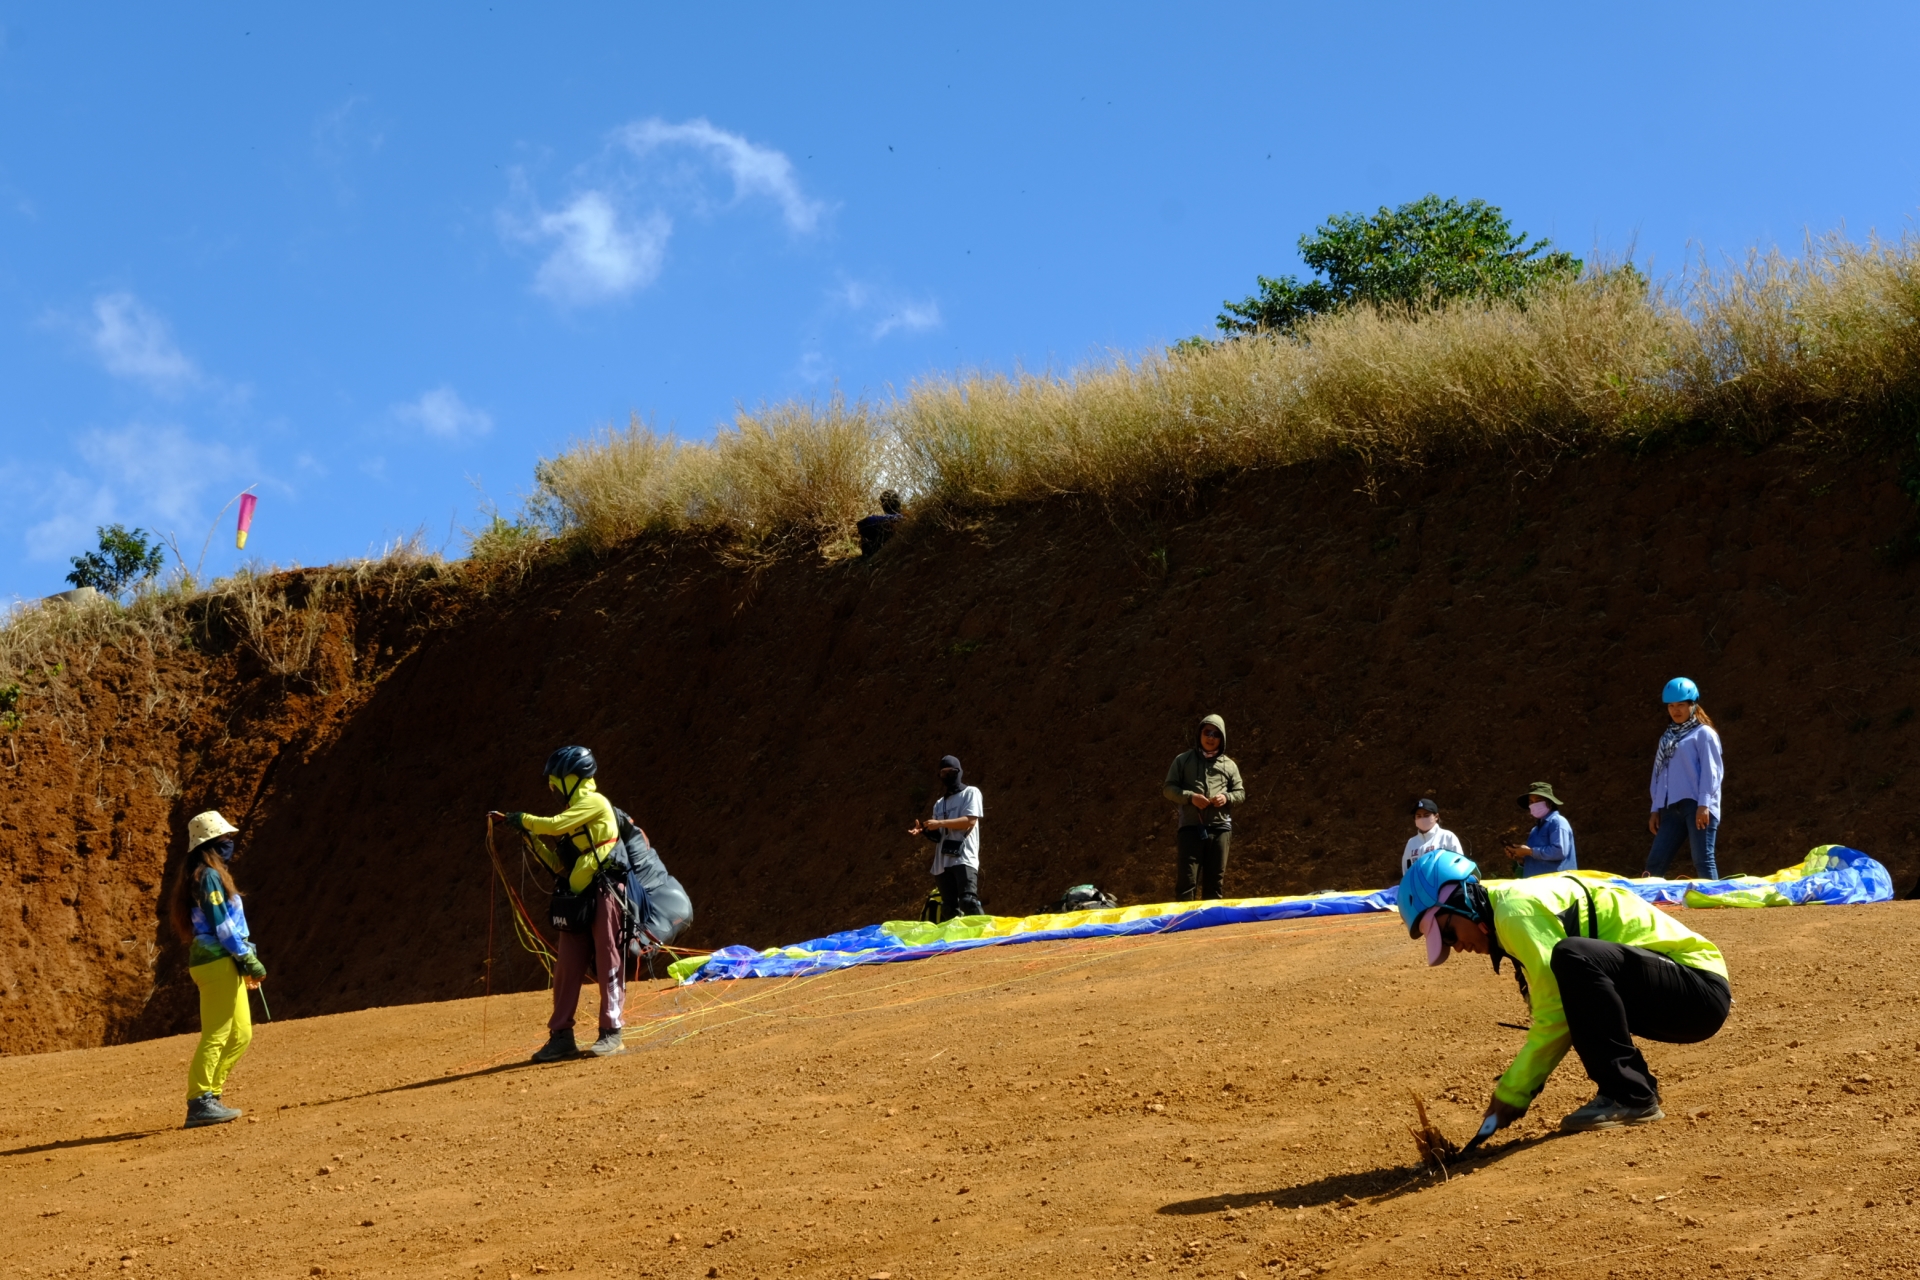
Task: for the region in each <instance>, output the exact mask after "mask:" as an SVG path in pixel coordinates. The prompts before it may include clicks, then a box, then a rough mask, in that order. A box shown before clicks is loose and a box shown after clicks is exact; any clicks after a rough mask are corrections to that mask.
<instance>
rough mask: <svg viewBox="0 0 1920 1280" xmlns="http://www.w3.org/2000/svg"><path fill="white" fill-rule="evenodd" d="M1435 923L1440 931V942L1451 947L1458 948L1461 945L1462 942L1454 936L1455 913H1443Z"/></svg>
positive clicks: (1436, 918) (1435, 919) (1437, 917)
mask: <svg viewBox="0 0 1920 1280" xmlns="http://www.w3.org/2000/svg"><path fill="white" fill-rule="evenodd" d="M1433 922H1434V924H1435V925H1437V926H1438V927H1439V929H1440V940H1441V941H1442V942H1444V943H1446V944H1447V945H1448V946H1450V947H1457V946H1459V945H1460V940H1459V939H1458V938H1456V937H1454V936H1453V912H1451V911H1442V912H1441V913H1440V914H1439V915H1438V916H1436V917H1435V918H1434V921H1433Z"/></svg>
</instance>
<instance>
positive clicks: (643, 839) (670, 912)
mask: <svg viewBox="0 0 1920 1280" xmlns="http://www.w3.org/2000/svg"><path fill="white" fill-rule="evenodd" d="M613 816H614V817H615V818H616V819H618V821H619V823H620V849H619V851H618V853H616V854H615V857H614V859H613V861H614V864H615V868H614V870H615V876H616V880H615V886H616V888H617V890H618V891H619V892H620V894H621V897H622V900H623V908H622V913H621V930H620V946H621V949H622V950H623V951H624V952H626V954H628V955H631V956H635V957H639V956H646V957H648V958H649V959H651V957H652V955H653V953H654V952H656V951H658V950H659V949H660V948H661V947H664V946H666V945H667V944H668V943H670V942H672V941H673V940H674V939H675V938H677V937H679V936H680V935H681V934H683V933H685V932H686V931H687V926H688V925H690V924H692V923H693V899H692V898H690V897H688V896H687V890H686V888H685V886H683V885H682V884H681V883H680V882H679V881H678V880H676V879H674V878H673V877H672V876H671V875H669V874H667V866H666V864H665V863H664V862H662V861H660V851H659V850H657V849H655V848H654V847H653V842H652V841H651V840H649V839H647V833H646V832H645V831H643V830H641V829H640V828H639V827H638V826H637V825H635V823H634V821H633V819H632V818H630V817H628V816H627V814H626V812H625V811H624V810H622V809H615V810H614V811H613Z"/></svg>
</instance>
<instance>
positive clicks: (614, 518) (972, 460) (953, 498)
mask: <svg viewBox="0 0 1920 1280" xmlns="http://www.w3.org/2000/svg"><path fill="white" fill-rule="evenodd" d="M1916 404H1920V238H1916V237H1915V236H1913V235H1912V234H1909V235H1906V236H1903V237H1902V238H1900V239H1899V240H1897V241H1891V242H1888V241H1880V240H1873V241H1869V242H1867V243H1865V244H1861V243H1856V242H1853V241H1849V240H1846V239H1844V238H1842V237H1839V236H1833V237H1828V238H1826V239H1823V240H1818V241H1814V242H1812V243H1810V244H1809V245H1808V247H1807V252H1806V254H1805V255H1804V256H1803V257H1801V258H1796V259H1790V258H1786V257H1784V256H1782V255H1780V254H1777V253H1774V254H1755V255H1753V256H1752V257H1751V258H1750V259H1749V260H1748V262H1747V263H1746V264H1745V265H1744V266H1742V267H1740V268H1738V269H1730V270H1725V271H1719V272H1709V271H1702V272H1699V273H1696V274H1695V275H1693V276H1692V277H1690V278H1689V279H1687V280H1683V281H1681V282H1680V283H1678V284H1677V285H1675V286H1672V287H1671V288H1665V289H1663V288H1656V287H1650V286H1649V285H1648V284H1647V282H1646V281H1645V280H1644V279H1643V278H1642V277H1640V276H1639V275H1638V274H1637V273H1635V272H1633V271H1631V270H1618V271H1612V272H1606V273H1601V274H1597V275H1592V276H1589V277H1588V278H1587V279H1584V280H1581V281H1578V282H1573V283H1568V284H1565V285H1562V286H1559V287H1556V288H1553V289H1550V290H1548V291H1546V292H1544V293H1541V294H1537V295H1535V296H1534V297H1532V298H1531V299H1529V300H1528V301H1527V302H1526V304H1525V305H1524V306H1521V305H1516V304H1512V303H1500V304H1494V305H1482V304H1477V303H1469V304H1461V305H1456V306H1452V307H1448V308H1444V309H1442V310H1439V311H1436V312H1431V313H1425V314H1422V315H1420V316H1419V317H1417V318H1415V317H1411V316H1409V315H1406V314H1403V313H1392V312H1383V311H1373V310H1365V309H1356V310H1352V311H1348V312H1345V313H1343V314H1339V315H1334V316H1329V317H1326V318H1323V319H1320V320H1317V321H1314V322H1313V323H1311V324H1309V325H1307V326H1304V327H1302V328H1301V329H1300V330H1299V331H1297V332H1296V334H1295V335H1294V336H1292V337H1287V338H1282V337H1264V338H1247V339H1241V340H1237V341H1233V342H1228V343H1224V344H1220V345H1217V346H1215V347H1213V348H1211V349H1210V350H1205V351H1201V352H1198V353H1193V354H1188V353H1183V352H1166V353H1152V354H1148V355H1145V356H1141V357H1139V358H1137V359H1125V358H1116V359H1114V360H1111V361H1108V362H1105V363H1100V364H1095V365H1090V366H1088V367H1085V368H1081V369H1076V370H1074V371H1072V372H1070V373H1066V374H1030V373H1020V374H1012V375H1009V374H997V373H965V374H956V375H952V376H948V377H936V378H930V379H926V380H923V381H921V382H918V383H915V384H914V385H912V386H911V387H909V388H908V390H907V392H906V393H905V394H904V395H902V396H899V397H897V398H896V399H894V400H893V401H891V402H890V403H887V404H885V405H882V406H872V405H868V404H864V403H862V404H856V405H853V406H851V407H849V406H847V405H845V404H844V403H841V402H839V401H835V402H833V403H831V404H829V405H827V406H825V407H824V408H823V407H819V406H815V405H797V404H796V405H783V406H778V407H775V408H771V409H766V410H763V411H762V412H760V413H758V414H746V413H742V414H740V415H739V416H738V417H737V418H736V419H735V422H734V424H733V425H732V426H731V427H730V428H728V429H725V430H723V431H721V432H720V434H719V435H718V436H717V437H716V439H715V440H714V441H713V443H712V444H700V443H690V442H686V441H680V440H675V439H673V438H671V437H667V436H661V435H658V434H656V433H654V432H653V431H651V430H649V429H647V428H646V427H644V426H641V425H640V424H638V423H635V424H633V425H631V426H629V427H628V428H627V429H626V430H624V431H608V432H606V433H605V434H603V435H601V436H599V437H596V438H594V439H592V440H587V441H583V442H580V443H579V444H577V445H575V446H574V447H573V448H572V449H570V450H568V451H567V452H565V453H563V454H561V455H560V456H559V457H557V458H553V459H549V460H547V461H544V462H542V463H541V464H540V467H539V471H538V482H539V495H538V497H537V498H536V502H535V509H536V511H537V512H538V514H539V515H540V516H541V517H542V518H543V520H544V521H545V523H546V524H547V526H548V527H549V528H551V529H553V530H554V531H556V532H577V533H578V534H579V535H582V536H584V537H585V538H586V539H588V540H589V542H591V543H592V544H594V545H597V546H604V545H607V544H609V543H612V542H616V541H619V540H621V539H623V538H627V537H631V536H633V535H635V534H639V533H645V532H687V531H715V532H719V533H723V534H726V535H728V536H730V537H732V538H734V539H738V540H742V541H745V542H749V543H753V544H761V543H764V542H766V541H767V540H768V539H773V538H781V537H787V536H799V537H804V538H808V539H814V540H817V541H818V543H819V544H821V545H825V544H829V543H835V544H839V545H844V543H843V542H842V540H844V538H845V537H846V536H847V533H848V531H849V527H850V526H851V524H852V522H853V521H855V520H857V519H858V518H859V517H860V516H862V515H864V514H867V513H868V512H870V511H872V510H873V509H874V507H873V502H874V498H875V495H876V493H877V491H878V489H879V488H880V487H881V486H882V484H890V485H892V486H893V487H895V488H899V489H901V490H903V491H904V492H906V493H907V494H908V495H909V496H910V497H911V498H912V500H913V501H914V502H915V503H916V505H918V506H920V507H922V508H925V507H927V506H935V507H944V508H949V509H968V508H981V507H992V506H997V505H1000V504H1005V503H1016V502H1025V501H1031V500H1034V499H1039V498H1045V497H1049V496H1053V495H1058V494H1086V495H1092V496H1097V497H1101V498H1131V499H1153V498H1157V497H1165V496H1179V495H1182V494H1185V493H1189V492H1191V491H1192V489H1193V487H1194V486H1195V485H1196V484H1197V483H1198V482H1200V481H1202V480H1204V479H1206V478H1208V477H1211V476H1216V475H1220V474H1223V473H1227V472H1232V471H1240V470H1246V469H1251V468H1262V467H1279V466H1287V465H1290V464H1294V463H1300V462H1308V461H1315V460H1324V459H1335V458H1347V459H1355V460H1358V461H1360V462H1362V463H1364V464H1367V465H1369V466H1418V465H1421V464H1423V463H1425V462H1427V461H1430V460H1433V459H1435V458H1440V457H1448V456H1461V455H1466V454H1476V453H1479V454H1484V453H1486V452H1488V451H1500V450H1510V451H1519V450H1545V451H1548V452H1555V451H1563V450H1569V449H1579V448H1588V447H1592V446H1595V445H1604V444H1622V445H1630V446H1631V445H1644V444H1648V443H1652V442H1655V441H1658V440H1660V439H1662V438H1665V437H1667V436H1670V435H1673V434H1674V433H1677V432H1685V433H1686V437H1687V439H1689V440H1694V441H1704V440H1711V439H1726V440H1732V441H1737V442H1739V443H1741V444H1744V445H1756V444H1761V443H1765V442H1767V441H1769V440H1772V439H1776V438H1779V437H1781V436H1784V435H1788V434H1797V435H1803V436H1807V437H1809V438H1813V439H1823V440H1826V441H1827V442H1829V443H1836V442H1837V443H1848V442H1857V441H1860V440H1862V439H1864V438H1866V437H1868V436H1870V435H1871V434H1872V433H1874V432H1877V431H1884V430H1886V429H1887V427H1888V426H1889V424H1890V423H1892V422H1893V421H1895V420H1897V419H1900V418H1901V416H1902V415H1903V414H1905V413H1910V412H1911V411H1912V408H1913V406H1915V405H1916Z"/></svg>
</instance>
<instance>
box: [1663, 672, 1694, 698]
mask: <svg viewBox="0 0 1920 1280" xmlns="http://www.w3.org/2000/svg"><path fill="white" fill-rule="evenodd" d="M1660 701H1662V702H1698V701H1700V686H1699V685H1697V684H1695V683H1694V682H1693V681H1691V680H1689V679H1687V678H1686V677H1685V676H1675V677H1674V678H1673V679H1671V680H1669V681H1667V687H1666V688H1664V689H1662V690H1661V691H1660Z"/></svg>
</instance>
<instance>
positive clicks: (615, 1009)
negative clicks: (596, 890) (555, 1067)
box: [547, 893, 627, 1033]
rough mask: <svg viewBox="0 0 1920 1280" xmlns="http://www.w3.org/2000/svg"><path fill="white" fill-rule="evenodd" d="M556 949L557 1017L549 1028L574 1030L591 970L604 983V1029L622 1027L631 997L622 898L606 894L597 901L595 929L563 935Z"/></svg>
mask: <svg viewBox="0 0 1920 1280" xmlns="http://www.w3.org/2000/svg"><path fill="white" fill-rule="evenodd" d="M555 952H556V955H555V957H554V965H553V1016H552V1017H551V1018H548V1019H547V1030H549V1031H571V1030H573V1015H574V1011H575V1010H576V1009H577V1008H578V1007H579V1005H580V984H581V983H582V982H584V981H586V979H587V975H588V973H589V972H591V973H592V975H593V980H594V981H595V982H596V983H598V984H599V985H600V1030H601V1031H602V1032H603V1033H604V1032H608V1031H616V1030H618V1029H619V1027H620V1006H621V1005H622V1004H623V1003H625V1001H626V996H627V965H626V958H625V957H624V956H622V955H621V954H620V899H619V898H618V897H616V896H615V895H614V894H611V893H602V894H601V895H600V896H599V897H598V898H597V899H595V901H594V904H593V932H592V933H563V934H561V935H560V944H559V946H558V947H556V948H555Z"/></svg>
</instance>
